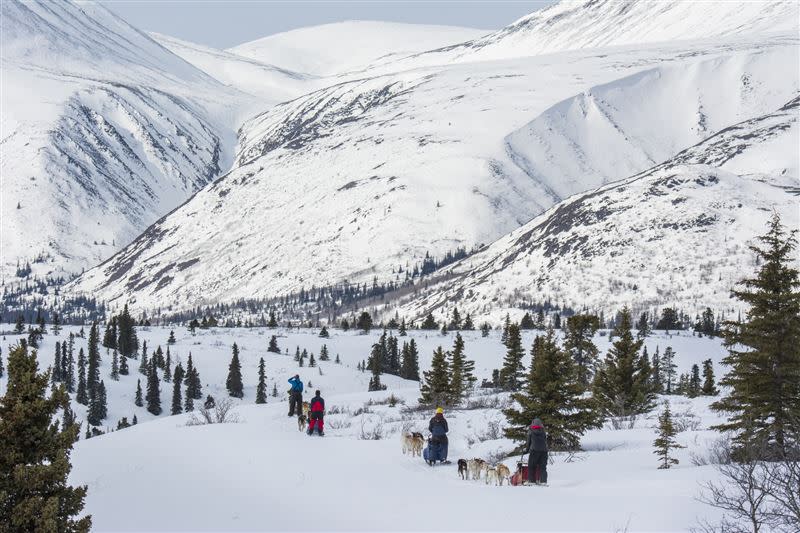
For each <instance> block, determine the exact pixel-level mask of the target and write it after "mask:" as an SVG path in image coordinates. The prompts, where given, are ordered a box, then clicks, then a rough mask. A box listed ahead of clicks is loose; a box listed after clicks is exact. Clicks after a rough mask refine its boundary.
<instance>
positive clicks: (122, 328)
mask: <svg viewBox="0 0 800 533" xmlns="http://www.w3.org/2000/svg"><path fill="white" fill-rule="evenodd" d="M117 349H118V350H119V353H121V354H122V355H124V356H125V357H133V358H134V359H135V358H136V353H137V352H138V351H139V338H138V336H137V335H136V322H135V321H134V319H133V317H132V316H131V315H130V313H129V312H128V304H125V307H124V309H123V310H122V313H120V315H119V316H118V317H117Z"/></svg>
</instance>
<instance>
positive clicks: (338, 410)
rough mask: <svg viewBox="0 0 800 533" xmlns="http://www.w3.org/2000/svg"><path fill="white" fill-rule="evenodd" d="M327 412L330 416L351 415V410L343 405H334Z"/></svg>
mask: <svg viewBox="0 0 800 533" xmlns="http://www.w3.org/2000/svg"><path fill="white" fill-rule="evenodd" d="M326 412H327V413H328V414H329V415H339V414H350V409H349V408H348V407H342V406H341V405H332V406H331V407H330V408H329V409H327V410H326Z"/></svg>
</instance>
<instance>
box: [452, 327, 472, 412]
mask: <svg viewBox="0 0 800 533" xmlns="http://www.w3.org/2000/svg"><path fill="white" fill-rule="evenodd" d="M474 371H475V362H474V361H470V360H468V359H467V358H466V356H465V355H464V339H463V338H461V334H460V333H456V338H455V340H454V341H453V350H452V351H451V352H450V392H451V394H452V398H451V403H452V404H454V405H457V404H459V403H461V401H462V400H463V399H464V397H465V396H466V395H467V393H468V392H469V391H470V390H471V389H472V387H473V385H474V384H475V381H477V378H476V377H475V375H474Z"/></svg>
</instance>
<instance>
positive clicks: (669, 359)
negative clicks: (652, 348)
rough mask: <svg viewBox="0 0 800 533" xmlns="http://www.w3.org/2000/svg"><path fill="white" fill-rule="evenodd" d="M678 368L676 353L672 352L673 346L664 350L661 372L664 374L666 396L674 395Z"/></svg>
mask: <svg viewBox="0 0 800 533" xmlns="http://www.w3.org/2000/svg"><path fill="white" fill-rule="evenodd" d="M676 368H678V365H676V364H675V352H674V351H673V350H672V346H667V349H666V350H664V355H662V356H661V372H662V373H663V374H664V392H665V393H666V394H674V392H675V391H674V390H673V388H674V386H673V385H674V383H675V375H676V372H675V369H676Z"/></svg>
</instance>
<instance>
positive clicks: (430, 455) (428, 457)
mask: <svg viewBox="0 0 800 533" xmlns="http://www.w3.org/2000/svg"><path fill="white" fill-rule="evenodd" d="M422 458H423V459H425V462H426V463H428V464H429V465H431V466H433V465H434V464H436V463H437V462H440V463H445V464H447V463H449V461H448V460H447V442H433V440H431V438H430V437H428V446H426V447H425V449H424V450H422Z"/></svg>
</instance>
